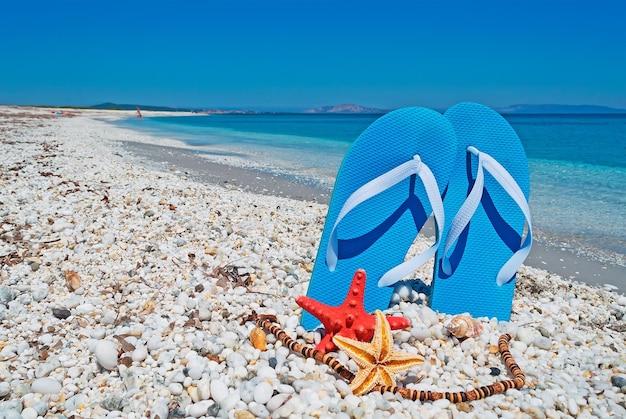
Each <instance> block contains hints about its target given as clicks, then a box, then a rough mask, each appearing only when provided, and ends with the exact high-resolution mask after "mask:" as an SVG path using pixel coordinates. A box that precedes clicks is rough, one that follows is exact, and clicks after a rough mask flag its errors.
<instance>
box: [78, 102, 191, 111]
mask: <svg viewBox="0 0 626 419" xmlns="http://www.w3.org/2000/svg"><path fill="white" fill-rule="evenodd" d="M89 108H91V109H112V110H118V111H134V110H135V109H137V105H136V104H135V105H130V104H119V103H111V102H106V103H101V104H99V105H92V106H89ZM139 108H140V109H141V110H142V111H160V112H194V111H196V109H191V108H170V107H168V106H150V105H139Z"/></svg>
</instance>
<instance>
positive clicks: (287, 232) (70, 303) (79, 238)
mask: <svg viewBox="0 0 626 419" xmlns="http://www.w3.org/2000/svg"><path fill="white" fill-rule="evenodd" d="M23 114H25V115H23ZM104 114H106V112H104ZM32 116H34V117H32ZM44 116H49V111H47V110H28V109H26V110H25V109H19V108H0V155H2V160H1V162H0V166H1V168H2V170H1V172H2V177H1V178H0V238H2V239H1V240H0V261H2V265H1V268H0V281H1V285H0V321H1V322H2V326H3V327H2V328H1V329H0V383H1V384H0V398H3V400H2V401H0V416H1V415H2V414H5V415H8V414H13V413H15V412H21V411H23V410H26V409H30V410H28V413H29V414H31V413H32V411H33V410H35V411H36V412H37V414H39V415H41V416H45V415H46V414H47V415H53V414H62V415H64V416H65V417H70V416H72V415H80V416H83V417H105V416H109V417H112V416H124V417H130V416H131V415H135V417H139V416H144V415H146V414H147V412H148V411H149V416H150V417H155V416H156V415H159V417H161V418H164V417H167V415H168V414H173V415H182V416H186V417H203V415H204V417H208V416H209V413H210V414H211V415H212V416H218V417H235V416H237V417H240V418H245V417H252V416H269V415H270V414H271V415H272V417H289V416H292V417H305V416H309V417H370V416H371V417H394V418H411V417H424V418H429V417H436V418H448V417H458V418H465V417H479V418H496V417H511V418H513V417H568V416H578V417H592V416H595V417H611V416H616V417H623V416H626V409H625V406H626V387H618V386H616V383H617V384H619V383H622V381H620V379H624V380H626V345H625V342H624V335H623V333H624V331H625V330H626V325H625V323H624V315H625V313H626V298H625V297H623V296H619V295H616V294H614V293H612V292H611V291H608V290H604V289H598V288H591V287H588V286H585V285H583V284H579V283H572V282H570V281H567V280H564V279H562V278H560V277H558V276H555V275H551V274H550V273H549V272H547V271H545V270H539V269H534V268H528V267H523V268H522V269H521V271H520V274H519V277H518V288H517V291H516V296H515V301H514V304H513V315H512V319H511V321H510V322H497V321H496V320H495V319H491V320H490V319H481V321H482V323H483V325H484V328H485V330H484V332H483V334H481V335H480V336H479V337H478V338H473V339H468V340H465V341H463V342H459V341H458V339H456V338H453V337H451V336H450V335H449V334H447V332H445V329H444V328H443V323H444V321H446V320H448V319H449V318H450V316H447V315H445V314H438V313H433V312H432V310H430V309H429V308H427V307H424V306H422V305H420V304H414V303H411V302H409V301H401V302H400V303H399V304H398V305H396V306H395V307H394V308H392V309H391V310H390V312H393V313H395V314H399V315H403V316H405V317H407V318H409V319H410V320H411V324H412V326H411V327H412V330H411V331H398V332H395V333H394V339H395V345H396V346H397V347H399V348H400V349H401V350H403V351H408V352H410V351H413V352H417V353H420V354H421V355H423V356H424V357H425V358H426V360H427V362H426V363H425V364H424V365H423V366H422V367H416V368H414V369H411V370H409V371H407V372H406V373H404V374H401V375H400V376H399V379H400V383H401V384H402V385H405V386H408V387H411V388H416V389H432V390H439V391H442V390H443V391H446V390H449V391H458V390H463V389H468V388H470V387H473V386H482V385H488V384H490V383H492V382H493V381H495V380H496V379H503V378H507V377H510V375H509V374H508V373H507V372H506V371H505V370H506V368H505V367H504V364H503V363H502V361H501V359H500V358H499V357H498V355H497V354H493V353H490V348H491V347H492V346H493V345H496V343H497V339H498V336H499V335H500V334H501V333H504V332H509V333H512V334H513V335H514V336H515V339H514V341H513V343H512V345H511V352H512V354H513V356H514V357H515V359H516V360H517V362H518V363H519V365H520V366H521V368H522V369H523V370H524V371H525V372H526V375H527V386H525V387H524V388H523V389H521V390H509V391H507V392H506V393H505V394H501V395H495V396H493V397H489V398H487V399H486V400H481V401H475V402H471V403H462V404H456V405H455V404H450V403H445V402H425V403H420V402H413V401H409V400H402V399H401V398H399V397H397V396H395V395H391V394H389V393H387V394H384V395H381V394H368V395H366V396H362V397H354V396H352V395H351V392H350V390H349V388H348V387H347V385H346V383H345V382H344V381H343V380H342V379H341V378H340V377H339V376H337V375H336V374H333V373H332V372H331V371H330V370H329V368H328V367H327V366H325V365H320V364H316V363H314V362H311V360H309V361H308V362H305V360H304V359H303V358H302V357H300V356H299V355H294V354H290V353H289V351H288V350H287V349H286V348H285V347H282V346H281V345H280V343H279V342H276V340H275V339H274V338H273V337H272V336H271V335H270V336H268V350H267V351H263V352H262V351H260V350H258V349H254V347H253V346H252V345H251V343H250V341H249V339H248V336H249V332H250V329H251V328H252V324H251V323H246V324H243V325H241V324H240V321H241V319H242V317H243V316H245V315H247V314H249V313H250V312H251V310H255V311H257V312H258V313H266V314H275V315H277V317H278V320H279V322H280V324H281V325H282V326H283V327H284V328H286V329H287V330H288V333H290V334H291V335H292V336H294V337H296V338H297V339H298V340H299V341H300V342H301V343H306V342H309V343H310V342H315V341H317V340H319V339H320V335H319V333H317V332H307V331H304V330H302V328H299V327H297V323H298V315H299V313H300V308H299V307H298V306H297V305H296V304H295V301H294V299H295V297H296V296H298V295H301V294H303V293H304V292H305V291H306V286H307V283H308V279H309V277H310V272H311V268H312V263H313V260H314V258H315V255H316V252H317V248H316V246H317V243H318V241H319V237H320V235H321V231H322V228H323V220H324V217H325V214H326V206H325V205H320V204H315V203H311V202H304V201H295V200H289V199H284V198H280V197H267V196H261V195H254V194H250V193H244V192H242V191H239V190H233V189H225V188H222V187H220V186H216V185H204V184H199V183H196V182H192V181H189V180H186V179H184V178H182V177H181V176H179V175H176V174H174V173H164V172H158V171H153V170H149V169H146V168H142V167H138V166H137V165H135V164H133V163H132V161H129V160H128V159H127V158H126V157H124V156H122V155H120V154H119V153H118V152H117V150H118V148H117V145H116V144H117V142H118V141H141V137H142V135H141V134H137V133H134V132H130V131H126V130H120V129H118V128H115V127H112V126H110V125H107V124H104V123H101V122H98V121H94V120H92V119H91V118H90V117H88V116H87V113H83V115H82V116H79V117H73V118H62V117H59V118H53V119H39V118H38V117H44ZM145 140H146V141H147V140H148V139H147V138H145ZM416 246H417V247H419V246H422V243H418V244H417V245H416ZM229 264H230V265H232V266H239V267H241V269H240V270H239V273H240V274H241V275H244V276H245V274H249V278H250V280H249V283H248V284H247V285H246V286H238V285H237V284H236V283H234V282H233V281H232V280H230V279H228V278H224V277H221V276H220V275H219V270H216V268H219V267H225V266H227V265H229ZM69 271H74V272H76V273H78V275H79V276H80V287H79V288H78V289H76V290H74V291H72V290H70V288H68V286H67V284H66V279H65V277H66V274H67V272H69ZM428 271H429V267H424V268H423V270H422V271H420V272H421V274H423V276H425V277H427V276H428ZM350 279H351V278H347V279H346V284H343V285H345V287H346V288H347V286H348V284H349V281H350ZM341 285H342V284H337V286H338V288H339V287H341ZM59 308H61V309H65V310H69V311H70V316H69V317H67V318H60V317H55V315H53V309H59ZM55 313H58V312H55ZM418 329H419V330H420V331H422V332H424V333H420V334H417V333H413V331H415V330H418ZM120 339H121V340H120ZM103 341H110V342H112V343H114V344H115V346H116V348H117V349H118V350H119V351H120V353H121V354H122V355H121V357H120V359H119V360H118V366H117V367H116V368H112V369H104V368H101V367H100V366H99V365H98V363H97V359H100V361H101V362H102V363H104V364H106V365H107V366H109V367H110V366H111V365H110V361H111V360H110V356H111V355H113V356H115V354H112V352H111V351H105V350H104V349H107V347H109V346H111V345H110V344H107V345H100V346H98V343H100V342H103ZM122 342H124V344H122ZM128 345H131V346H130V347H129V346H128ZM96 347H98V348H100V349H99V350H98V353H97V354H96ZM103 348H104V349H103ZM131 348H134V349H131ZM342 359H347V358H346V357H345V355H342ZM348 366H351V367H354V364H353V362H348ZM492 367H495V368H498V369H500V370H501V371H502V374H501V375H500V376H499V377H493V376H491V375H490V374H491V372H492V369H491V368H492ZM616 377H617V378H616ZM44 378H48V379H50V380H54V383H52V381H50V380H48V381H50V383H51V384H52V385H51V386H49V387H46V386H43V384H42V383H43V382H44V381H45V380H44V381H42V379H44ZM420 380H421V381H420ZM48 381H46V383H47V382H48ZM416 381H419V382H416ZM262 383H267V384H269V386H267V385H265V384H263V385H261V384H262ZM44 384H45V383H44ZM57 384H58V385H60V387H61V390H60V391H57V388H56V387H57ZM43 387H46V388H53V390H55V391H54V392H52V393H47V392H46V389H45V388H43ZM256 387H259V388H260V390H258V391H255V388H256ZM266 387H267V388H266ZM36 390H37V391H40V392H35V391H36ZM266 390H267V391H266ZM255 398H256V400H258V401H255ZM259 401H262V402H259ZM7 412H9V413H7ZM208 412H209V413H208Z"/></svg>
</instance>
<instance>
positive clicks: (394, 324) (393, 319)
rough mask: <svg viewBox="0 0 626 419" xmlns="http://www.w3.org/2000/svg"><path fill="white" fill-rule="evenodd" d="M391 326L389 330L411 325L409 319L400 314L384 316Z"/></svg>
mask: <svg viewBox="0 0 626 419" xmlns="http://www.w3.org/2000/svg"><path fill="white" fill-rule="evenodd" d="M385 317H386V318H387V321H388V322H389V326H391V330H400V329H406V328H407V327H409V326H411V320H409V319H406V318H404V317H400V316H385Z"/></svg>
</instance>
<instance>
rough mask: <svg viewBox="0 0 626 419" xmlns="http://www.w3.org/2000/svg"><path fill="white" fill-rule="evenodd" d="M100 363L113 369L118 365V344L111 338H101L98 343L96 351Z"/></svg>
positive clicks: (105, 367)
mask: <svg viewBox="0 0 626 419" xmlns="http://www.w3.org/2000/svg"><path fill="white" fill-rule="evenodd" d="M94 355H95V357H96V360H97V361H98V364H100V365H101V366H102V368H104V369H107V370H109V371H110V370H112V369H114V368H115V367H117V345H116V344H115V343H114V342H112V341H110V340H101V341H99V342H98V343H97V344H96V349H95V352H94Z"/></svg>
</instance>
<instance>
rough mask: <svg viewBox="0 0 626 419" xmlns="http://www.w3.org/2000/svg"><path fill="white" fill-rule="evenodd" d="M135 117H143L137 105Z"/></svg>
mask: <svg viewBox="0 0 626 419" xmlns="http://www.w3.org/2000/svg"><path fill="white" fill-rule="evenodd" d="M137 118H138V119H141V118H143V116H141V109H139V106H137Z"/></svg>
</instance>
